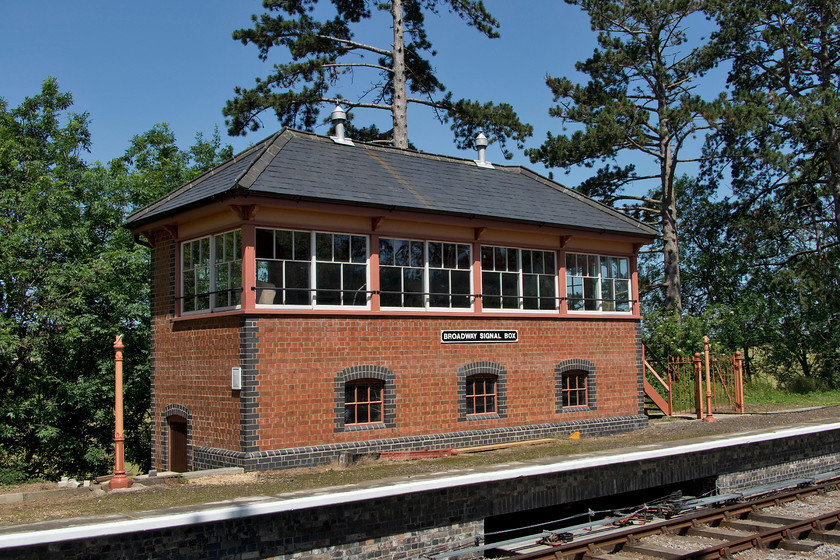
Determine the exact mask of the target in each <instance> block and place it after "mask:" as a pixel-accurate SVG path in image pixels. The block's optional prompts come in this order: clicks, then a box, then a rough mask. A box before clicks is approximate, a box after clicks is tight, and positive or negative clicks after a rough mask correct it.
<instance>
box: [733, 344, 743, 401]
mask: <svg viewBox="0 0 840 560" xmlns="http://www.w3.org/2000/svg"><path fill="white" fill-rule="evenodd" d="M735 409H736V410H737V411H738V412H739V413H740V414H743V413H744V359H743V358H742V357H741V351H740V350H736V351H735Z"/></svg>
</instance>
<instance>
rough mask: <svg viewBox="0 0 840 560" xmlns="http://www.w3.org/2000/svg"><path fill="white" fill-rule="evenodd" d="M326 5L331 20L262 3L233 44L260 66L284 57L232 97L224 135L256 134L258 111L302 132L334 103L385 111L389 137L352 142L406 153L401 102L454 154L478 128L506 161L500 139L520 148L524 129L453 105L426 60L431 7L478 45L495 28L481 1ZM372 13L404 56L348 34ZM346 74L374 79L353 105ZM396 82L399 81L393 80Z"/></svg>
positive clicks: (475, 108)
mask: <svg viewBox="0 0 840 560" xmlns="http://www.w3.org/2000/svg"><path fill="white" fill-rule="evenodd" d="M324 4H326V2H325V3H324ZM329 4H330V5H331V8H332V13H331V14H330V15H331V17H327V18H326V19H323V20H319V19H317V17H318V16H319V15H327V14H326V13H325V12H326V11H328V8H324V7H323V4H321V5H318V2H317V0H295V1H291V2H289V1H279V0H265V1H264V2H263V6H264V7H265V8H266V10H267V12H266V13H264V14H262V15H260V16H259V17H257V16H256V15H255V16H252V20H253V27H252V28H250V29H239V30H237V31H235V32H234V33H233V38H234V39H235V40H238V41H241V42H242V43H243V44H245V45H248V44H253V45H255V46H256V47H257V48H258V49H259V57H260V58H261V59H263V60H267V59H268V57H269V54H270V51H271V50H272V49H273V48H275V47H282V48H283V49H285V50H286V51H287V53H288V58H287V60H286V62H283V63H279V64H275V65H274V72H273V73H271V74H269V75H268V76H265V77H263V78H257V80H256V84H255V86H254V87H252V88H242V87H237V88H235V89H234V93H235V96H234V98H233V99H231V100H229V101H228V102H227V104H226V105H225V108H224V110H223V113H224V114H225V116H226V117H227V121H226V122H227V124H228V126H229V130H228V131H229V133H230V134H232V135H240V134H245V133H246V132H247V131H249V130H250V131H255V130H258V129H259V128H260V127H261V126H262V121H261V116H262V115H263V113H265V112H267V111H271V112H273V113H274V114H275V116H276V117H277V119H278V120H279V121H280V123H281V124H282V125H283V126H287V127H292V128H302V129H305V130H311V129H313V128H314V127H315V126H316V125H317V124H319V121H320V114H321V109H322V108H323V107H324V106H327V109H328V110H331V109H332V105H335V104H339V103H340V104H342V105H344V106H345V107H349V108H350V110H349V111H348V114H350V112H351V111H352V109H354V108H359V109H380V110H387V111H390V112H391V113H392V115H393V121H394V128H393V129H392V130H391V131H388V132H387V133H381V132H380V131H379V130H378V129H377V128H376V127H375V126H373V125H371V126H364V127H356V128H354V129H353V130H354V131H355V132H356V134H354V136H353V137H355V138H359V139H365V140H375V141H380V140H384V139H385V138H388V139H392V141H393V142H394V145H396V146H398V147H401V148H406V147H408V136H407V134H408V133H407V130H406V129H405V127H406V106H407V105H406V104H407V103H414V104H420V105H425V106H428V107H432V108H433V109H434V110H435V114H436V115H437V116H438V118H439V119H440V120H441V121H442V122H447V121H451V122H452V123H453V124H452V126H451V128H452V130H453V132H454V135H455V142H456V144H457V146H458V147H459V148H473V147H474V146H473V142H474V139H475V137H476V135H477V133H478V131H479V130H482V129H483V130H484V131H485V133H487V135H488V136H490V137H491V141H498V142H499V145H500V146H501V147H502V150H503V151H504V153H505V155H506V157H512V154H510V153H509V152H508V151H507V149H506V142H507V140H508V139H511V140H513V141H514V142H515V143H516V144H517V146H518V147H520V148H521V147H522V146H523V142H524V140H525V138H527V137H528V136H530V135H531V134H532V132H533V129H532V127H531V126H530V125H527V124H522V123H521V122H520V121H519V119H518V118H517V116H516V114H515V113H514V112H513V109H512V108H511V107H510V106H509V105H506V104H500V105H496V104H493V103H484V104H481V103H478V102H476V101H472V100H468V99H461V100H453V99H452V95H451V93H447V92H446V87H445V86H444V85H443V84H442V83H441V82H440V80H439V79H438V78H437V76H436V75H435V73H434V70H433V67H432V64H431V62H430V61H429V59H428V58H427V57H429V56H433V55H434V54H435V52H434V51H433V49H432V45H431V43H430V42H429V38H428V35H427V33H426V27H425V25H426V21H425V17H426V14H428V13H433V14H437V13H438V12H439V10H441V9H446V10H448V11H449V12H451V13H453V14H455V15H456V16H457V17H459V18H460V19H462V20H464V21H465V22H466V23H467V25H469V26H471V27H473V28H475V29H476V30H478V31H479V32H480V33H482V34H483V35H485V36H487V37H488V38H494V37H498V32H497V31H496V30H497V29H498V27H499V24H498V22H497V21H496V20H495V19H494V18H493V16H492V15H490V13H489V12H488V11H487V10H486V9H485V7H484V4H483V3H482V2H481V1H476V0H434V1H429V0H423V1H421V0H401V1H399V0H398V1H395V2H379V1H373V0H359V1H355V2H346V1H342V0H331V1H330V2H329ZM382 11H388V12H390V16H391V17H390V18H389V22H388V24H389V26H393V28H394V33H395V35H397V36H399V43H404V48H402V49H401V48H398V47H397V46H396V45H397V44H398V43H397V38H396V37H395V42H394V45H386V46H385V47H378V46H375V45H370V44H366V43H364V42H361V41H360V40H359V39H358V38H357V37H356V36H355V33H354V30H355V29H356V28H358V27H361V25H360V24H361V23H362V22H363V21H364V20H370V19H374V18H375V15H376V12H382ZM383 21H384V20H383ZM356 73H372V74H373V75H374V77H373V78H372V79H371V81H370V88H369V89H367V90H366V91H364V92H362V93H360V94H359V96H358V97H357V98H356V100H354V99H353V98H352V96H351V95H342V94H341V93H340V92H341V91H344V92H345V93H348V92H349V88H350V84H352V82H353V81H354V80H355V78H356ZM403 75H404V76H405V81H404V82H403V81H402V80H401V79H398V76H403ZM410 95H414V96H416V97H410Z"/></svg>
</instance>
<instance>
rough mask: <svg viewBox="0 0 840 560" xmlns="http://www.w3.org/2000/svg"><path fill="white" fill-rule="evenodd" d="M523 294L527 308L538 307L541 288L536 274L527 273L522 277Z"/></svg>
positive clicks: (523, 303)
mask: <svg viewBox="0 0 840 560" xmlns="http://www.w3.org/2000/svg"><path fill="white" fill-rule="evenodd" d="M522 256H523V258H524V256H525V254H524V253H523V255H522ZM522 295H523V296H525V297H524V299H523V302H522V305H523V307H524V308H525V309H537V308H538V307H539V303H540V302H539V300H538V299H537V296H539V290H538V284H537V275H536V274H526V275H525V276H524V277H523V278H522Z"/></svg>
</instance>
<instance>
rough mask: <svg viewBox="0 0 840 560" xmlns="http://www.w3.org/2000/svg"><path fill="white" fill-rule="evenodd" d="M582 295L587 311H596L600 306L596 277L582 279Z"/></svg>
mask: <svg viewBox="0 0 840 560" xmlns="http://www.w3.org/2000/svg"><path fill="white" fill-rule="evenodd" d="M583 296H584V299H585V308H586V310H587V311H597V310H598V309H599V308H600V305H599V304H600V301H599V298H600V292H599V291H598V279H597V278H584V279H583Z"/></svg>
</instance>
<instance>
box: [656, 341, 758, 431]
mask: <svg viewBox="0 0 840 560" xmlns="http://www.w3.org/2000/svg"><path fill="white" fill-rule="evenodd" d="M649 355H650V353H649V351H648V349H647V348H646V347H645V346H644V345H642V363H643V367H644V373H645V380H644V388H645V396H646V397H647V398H648V399H649V400H650V401H651V402H652V403H653V404H654V405H655V406H656V407H657V408H659V410H661V411H662V412H663V413H664V414H666V415H668V416H673V415H676V414H696V415H697V418H704V417H705V419H706V420H713V419H714V418H713V414H714V413H715V412H721V413H723V412H729V413H743V412H744V378H743V369H742V368H743V360H742V359H741V353H740V352H735V355H734V356H731V357H730V356H710V355H709V343H708V337H707V338H706V339H705V340H704V352H703V355H701V354H700V353H699V352H698V353H696V354H695V355H694V356H693V357H692V358H685V357H679V356H677V357H669V358H668V359H667V361H666V362H663V361H661V360H652V359H649ZM704 358H705V359H704ZM651 362H655V365H657V366H658V367H659V369H660V371H661V372H662V373H661V374H660V373H659V372H658V371H657V370H656V368H655V367H654V364H652V363H651ZM704 413H705V416H704Z"/></svg>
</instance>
